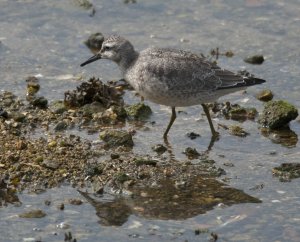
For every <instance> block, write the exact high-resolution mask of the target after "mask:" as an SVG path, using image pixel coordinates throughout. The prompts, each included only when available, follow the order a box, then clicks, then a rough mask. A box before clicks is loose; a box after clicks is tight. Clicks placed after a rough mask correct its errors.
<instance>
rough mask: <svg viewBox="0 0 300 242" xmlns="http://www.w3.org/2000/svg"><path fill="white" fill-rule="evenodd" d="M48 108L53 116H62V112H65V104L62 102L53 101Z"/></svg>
mask: <svg viewBox="0 0 300 242" xmlns="http://www.w3.org/2000/svg"><path fill="white" fill-rule="evenodd" d="M49 108H50V110H51V111H52V112H53V113H55V114H62V113H63V112H65V111H67V108H66V106H65V103H64V101H62V100H56V101H53V102H52V103H51V104H50V106H49Z"/></svg>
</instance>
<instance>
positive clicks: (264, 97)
mask: <svg viewBox="0 0 300 242" xmlns="http://www.w3.org/2000/svg"><path fill="white" fill-rule="evenodd" d="M256 98H257V99H258V100H260V101H263V102H268V101H271V100H272V99H273V93H272V91H271V90H269V89H265V90H262V91H260V92H259V93H258V94H257V95H256Z"/></svg>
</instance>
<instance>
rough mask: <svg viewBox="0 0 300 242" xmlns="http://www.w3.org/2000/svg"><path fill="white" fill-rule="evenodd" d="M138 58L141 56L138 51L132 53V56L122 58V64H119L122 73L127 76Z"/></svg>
mask: <svg viewBox="0 0 300 242" xmlns="http://www.w3.org/2000/svg"><path fill="white" fill-rule="evenodd" d="M138 56H139V53H138V52H137V51H134V52H132V53H130V55H124V56H122V58H121V60H120V62H119V63H118V65H119V67H120V69H121V71H122V73H124V74H125V73H126V71H127V70H128V69H130V67H132V66H133V65H134V63H135V62H136V60H137V58H138Z"/></svg>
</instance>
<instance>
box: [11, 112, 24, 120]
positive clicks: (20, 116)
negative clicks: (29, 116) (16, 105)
mask: <svg viewBox="0 0 300 242" xmlns="http://www.w3.org/2000/svg"><path fill="white" fill-rule="evenodd" d="M10 116H11V117H12V119H13V120H14V121H16V122H23V121H24V120H25V118H26V116H25V115H24V114H23V113H20V112H12V113H11V115H10Z"/></svg>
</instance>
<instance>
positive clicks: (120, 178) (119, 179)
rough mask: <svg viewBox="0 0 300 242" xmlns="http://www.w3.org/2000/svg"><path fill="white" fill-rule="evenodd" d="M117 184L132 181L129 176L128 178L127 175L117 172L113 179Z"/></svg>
mask: <svg viewBox="0 0 300 242" xmlns="http://www.w3.org/2000/svg"><path fill="white" fill-rule="evenodd" d="M114 179H115V180H116V181H117V182H119V183H124V182H126V181H129V180H132V179H131V177H130V176H128V175H127V174H125V173H123V172H119V173H117V174H116V175H115V178H114Z"/></svg>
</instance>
